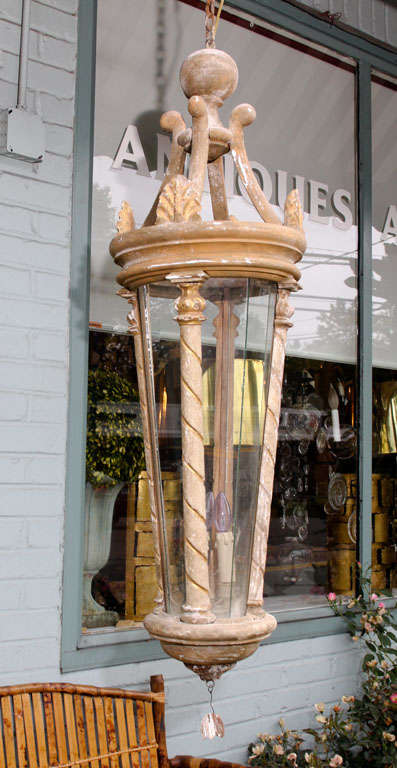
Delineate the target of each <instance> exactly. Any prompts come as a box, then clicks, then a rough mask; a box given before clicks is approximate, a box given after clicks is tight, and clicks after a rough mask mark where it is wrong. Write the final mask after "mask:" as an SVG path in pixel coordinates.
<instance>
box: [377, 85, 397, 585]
mask: <svg viewBox="0 0 397 768" xmlns="http://www.w3.org/2000/svg"><path fill="white" fill-rule="evenodd" d="M374 79H375V80H377V81H379V77H375V78H374ZM381 80H382V83H383V84H382V83H381V82H373V84H372V114H373V123H372V139H373V156H372V164H373V227H372V267H373V280H372V286H373V302H372V324H373V344H372V357H373V366H374V368H373V441H372V452H373V464H372V472H373V474H372V513H373V514H372V569H373V579H374V580H373V584H374V586H375V587H376V588H378V589H381V588H384V587H387V588H392V589H393V590H396V589H397V569H396V546H397V301H396V297H397V270H396V258H397V206H396V174H395V169H396V163H397V151H396V135H395V126H396V118H397V93H396V90H397V82H396V81H395V80H391V79H390V80H386V79H385V78H384V77H382V78H381Z"/></svg>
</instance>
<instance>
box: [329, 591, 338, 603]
mask: <svg viewBox="0 0 397 768" xmlns="http://www.w3.org/2000/svg"><path fill="white" fill-rule="evenodd" d="M327 600H329V601H330V603H333V602H334V600H336V594H335V592H328V595H327Z"/></svg>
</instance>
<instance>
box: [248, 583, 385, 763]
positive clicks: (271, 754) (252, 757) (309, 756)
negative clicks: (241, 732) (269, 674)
mask: <svg viewBox="0 0 397 768" xmlns="http://www.w3.org/2000/svg"><path fill="white" fill-rule="evenodd" d="M360 581H361V590H360V592H361V594H360V596H359V597H357V598H352V599H351V600H349V601H346V600H345V599H344V600H343V599H339V600H338V599H337V597H336V595H335V593H333V592H330V593H329V595H328V596H327V598H328V602H329V605H330V607H331V608H332V610H333V611H334V612H335V613H336V614H337V615H338V616H342V617H343V618H344V619H345V621H346V624H347V628H348V630H349V632H350V634H351V637H352V640H353V641H354V642H360V641H362V642H363V644H365V646H366V653H365V655H364V657H363V662H362V671H363V675H362V681H361V691H360V695H359V696H342V698H341V700H340V702H339V703H338V704H336V705H335V706H333V707H331V709H330V711H329V712H328V714H327V713H326V711H325V704H323V703H322V702H320V703H319V704H316V705H315V709H316V712H317V714H316V716H315V719H316V721H317V724H318V725H317V728H316V729H314V728H313V729H312V728H307V729H305V730H304V731H303V733H302V734H301V733H298V732H297V731H290V730H287V729H286V727H285V723H284V721H283V720H280V727H281V733H280V734H278V735H276V736H269V735H268V734H266V733H264V734H259V736H258V739H257V741H256V742H255V743H254V744H250V746H249V749H248V751H249V763H250V765H252V766H259V767H262V766H264V767H265V766H267V767H269V768H270V766H271V768H276V766H288V767H289V768H301V767H303V768H309V767H310V766H312V768H326V767H327V768H328V766H329V767H330V768H335V766H342V767H343V768H363V766H366V765H368V766H371V768H380V766H382V768H397V737H396V730H397V729H396V726H397V664H396V657H397V634H396V630H397V623H396V621H395V620H394V618H393V615H392V613H391V611H390V610H388V609H387V608H386V606H385V603H384V602H383V601H382V600H380V599H379V596H378V595H377V594H375V593H372V594H370V588H371V584H370V580H369V579H367V578H366V577H364V576H363V575H361V579H360ZM304 734H310V736H311V737H312V739H313V747H312V748H311V749H308V748H307V747H306V748H305V746H304V739H305V735H304Z"/></svg>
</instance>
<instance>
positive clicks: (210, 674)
mask: <svg viewBox="0 0 397 768" xmlns="http://www.w3.org/2000/svg"><path fill="white" fill-rule="evenodd" d="M234 666H236V665H235V664H187V663H186V662H185V667H187V668H188V669H191V671H192V672H194V674H195V675H198V676H199V678H200V680H203V682H204V683H210V682H213V681H214V680H219V678H220V677H221V676H222V675H223V674H224V672H228V671H229V669H233V667H234Z"/></svg>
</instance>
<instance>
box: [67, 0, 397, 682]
mask: <svg viewBox="0 0 397 768" xmlns="http://www.w3.org/2000/svg"><path fill="white" fill-rule="evenodd" d="M228 5H229V6H231V7H234V8H236V9H238V10H240V11H245V12H247V13H250V14H252V15H253V16H256V17H258V18H260V19H262V20H263V21H266V22H269V23H271V24H274V25H275V26H277V27H281V28H284V29H285V30H286V31H288V32H291V33H293V34H297V35H300V36H301V37H303V38H306V39H308V40H310V41H311V42H313V43H317V44H320V45H324V46H326V47H327V48H328V49H331V50H334V51H335V52H336V53H339V54H342V55H344V56H349V57H350V58H351V59H354V60H355V61H356V63H357V72H356V123H357V125H356V128H357V134H356V148H357V198H358V224H359V243H358V251H359V253H358V293H359V306H358V324H359V334H358V350H357V353H358V360H357V364H358V371H359V376H358V381H359V386H358V424H359V447H358V497H359V529H360V544H359V554H360V561H361V563H362V565H363V567H364V568H366V567H367V568H369V567H370V565H371V475H372V447H371V446H372V254H371V228H372V167H371V165H372V161H371V158H372V135H371V73H372V70H377V71H380V72H383V73H385V74H387V75H392V76H394V77H397V64H396V56H395V50H393V49H391V48H390V46H386V45H382V44H376V43H374V42H372V41H371V40H369V39H367V38H366V37H364V36H362V35H360V34H356V33H354V32H353V31H348V30H346V29H342V28H340V27H338V26H337V25H333V24H330V23H329V22H328V21H326V20H324V19H321V18H320V17H319V16H318V15H316V14H312V13H310V11H308V10H305V9H304V8H303V7H298V6H297V5H295V4H294V3H292V2H291V3H290V2H289V0H228ZM96 8H97V0H80V4H79V18H78V60H77V77H76V110H75V144H74V182H73V202H72V269H71V313H70V387H69V430H68V446H67V448H68V451H67V479H66V517H65V545H64V581H63V614H62V642H61V669H62V671H64V672H67V671H73V670H79V669H89V668H94V667H105V666H111V665H119V664H125V663H130V662H138V661H149V660H154V659H161V658H165V654H164V652H163V651H162V649H161V647H160V644H159V643H158V642H157V641H155V640H152V639H150V638H149V636H148V634H147V633H146V631H145V630H130V631H127V630H125V631H119V632H114V630H110V631H109V632H108V633H104V632H102V633H98V635H94V636H93V635H84V634H82V633H81V602H82V562H83V545H84V518H83V511H84V491H85V439H86V433H85V426H86V405H87V374H88V370H87V368H88V354H87V352H88V303H89V277H90V233H91V179H92V159H93V124H94V93H95V50H96ZM277 619H278V623H279V627H278V630H277V632H276V633H275V635H273V636H272V637H271V638H270V639H269V640H267V641H266V642H277V643H278V642H285V641H288V640H293V639H298V638H309V637H319V636H325V635H332V634H339V633H343V632H344V631H345V626H344V623H343V620H342V619H340V618H338V617H335V616H333V614H332V612H331V611H330V609H329V608H327V607H323V608H305V609H301V610H300V609H299V608H297V609H296V610H294V611H284V612H280V613H278V614H277Z"/></svg>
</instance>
